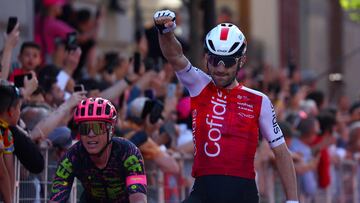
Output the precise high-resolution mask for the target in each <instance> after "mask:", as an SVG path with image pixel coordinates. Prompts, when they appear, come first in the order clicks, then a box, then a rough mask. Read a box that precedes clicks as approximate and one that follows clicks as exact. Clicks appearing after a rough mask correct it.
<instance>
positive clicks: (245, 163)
mask: <svg viewBox="0 0 360 203" xmlns="http://www.w3.org/2000/svg"><path fill="white" fill-rule="evenodd" d="M154 22H155V25H156V27H157V28H158V31H159V33H160V34H159V43H160V48H161V50H162V53H163V55H164V56H165V58H166V59H167V60H168V61H169V63H170V64H172V66H173V68H174V70H175V72H176V75H177V77H178V79H179V80H180V82H181V83H182V84H183V85H184V86H185V87H186V88H187V89H188V91H189V93H190V96H191V109H192V128H193V138H194V147H195V151H194V164H193V170H192V175H193V176H194V177H195V183H194V186H193V189H192V192H191V194H190V196H189V197H188V198H187V199H186V200H185V201H184V202H185V203H193V202H194V203H197V202H206V203H209V202H210V203H212V202H214V203H215V202H216V203H227V202H245V203H255V202H258V201H259V197H258V191H257V187H256V183H255V170H254V157H255V152H256V146H257V144H258V137H259V134H261V135H262V136H263V137H264V138H266V140H267V141H268V142H269V144H270V146H271V148H272V150H273V152H274V154H275V161H276V165H277V168H278V170H279V174H280V178H281V180H282V183H283V186H284V188H285V193H286V198H287V200H286V203H298V197H297V188H296V176H295V170H294V166H293V161H292V158H291V156H290V153H289V150H288V148H287V146H286V144H285V141H284V137H283V134H282V132H281V129H280V127H279V125H278V124H277V122H276V115H275V110H274V108H273V105H272V104H271V101H270V100H269V98H268V97H267V96H266V95H264V94H263V93H261V92H258V91H255V90H253V89H250V88H247V87H244V86H243V85H241V84H240V83H239V82H238V81H237V80H236V75H237V73H238V71H239V69H240V68H241V67H242V66H243V65H244V62H245V53H246V40H245V36H244V35H243V34H242V32H241V31H240V30H239V29H238V28H237V27H236V26H235V25H233V24H230V23H221V24H219V25H217V26H216V27H215V28H213V29H212V30H211V31H210V32H209V33H208V34H207V35H206V38H205V43H204V45H205V52H206V55H205V57H206V61H207V72H208V74H206V73H204V72H203V71H201V70H200V69H197V68H195V67H193V66H192V65H191V63H190V62H189V60H188V59H187V58H186V57H185V56H184V54H183V52H182V47H181V45H180V43H179V42H178V41H177V39H176V37H175V36H174V33H173V30H174V29H175V27H176V24H175V14H174V12H172V11H169V10H161V11H157V12H156V13H155V14H154Z"/></svg>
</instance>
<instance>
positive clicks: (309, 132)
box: [289, 117, 320, 202]
mask: <svg viewBox="0 0 360 203" xmlns="http://www.w3.org/2000/svg"><path fill="white" fill-rule="evenodd" d="M297 129H298V131H299V132H300V137H299V138H294V139H293V141H292V144H291V145H290V146H289V149H290V150H291V151H292V152H296V153H299V154H301V155H302V156H303V159H304V162H305V163H310V162H311V161H312V160H316V167H317V163H318V159H319V153H318V152H319V151H312V149H311V147H310V144H311V143H312V142H314V140H315V139H316V136H317V133H318V132H319V130H320V129H319V122H318V120H317V119H316V118H315V117H308V118H305V119H302V120H301V121H300V123H299V125H298V128H297ZM298 180H299V185H300V187H299V189H300V194H299V196H300V202H311V201H312V200H313V199H314V198H315V195H316V192H317V190H318V184H317V180H316V173H315V168H310V170H307V171H306V172H304V173H303V174H300V175H299V176H298Z"/></svg>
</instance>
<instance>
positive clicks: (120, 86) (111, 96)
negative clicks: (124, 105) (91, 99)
mask: <svg viewBox="0 0 360 203" xmlns="http://www.w3.org/2000/svg"><path fill="white" fill-rule="evenodd" d="M128 86H129V85H128V84H127V83H126V82H125V81H124V80H119V81H117V82H116V83H115V84H114V85H112V86H111V87H109V88H107V89H106V90H104V91H102V92H101V93H100V97H102V98H105V99H108V100H110V101H113V100H115V99H117V98H119V97H120V95H121V94H122V93H123V92H124V91H125V89H126V88H127V87H128Z"/></svg>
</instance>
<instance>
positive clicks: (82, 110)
mask: <svg viewBox="0 0 360 203" xmlns="http://www.w3.org/2000/svg"><path fill="white" fill-rule="evenodd" d="M80 114H81V116H85V108H81V112H80Z"/></svg>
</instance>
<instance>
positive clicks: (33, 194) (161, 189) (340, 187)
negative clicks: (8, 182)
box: [14, 149, 359, 203]
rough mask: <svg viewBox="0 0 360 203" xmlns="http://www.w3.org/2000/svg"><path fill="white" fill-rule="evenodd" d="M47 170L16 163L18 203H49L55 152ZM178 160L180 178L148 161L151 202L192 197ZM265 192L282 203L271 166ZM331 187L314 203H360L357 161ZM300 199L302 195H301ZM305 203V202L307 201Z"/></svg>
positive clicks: (187, 169) (185, 162)
mask: <svg viewBox="0 0 360 203" xmlns="http://www.w3.org/2000/svg"><path fill="white" fill-rule="evenodd" d="M43 155H44V158H45V161H46V163H45V166H46V168H45V170H44V171H43V173H41V174H38V175H34V174H30V173H28V172H27V171H26V170H25V169H24V167H22V166H21V164H20V163H19V161H17V160H16V164H15V169H16V171H15V176H16V177H15V179H16V183H15V194H14V199H15V201H14V202H16V203H18V202H21V203H23V202H35V203H40V202H41V203H42V202H47V201H48V199H49V195H50V192H51V191H50V190H51V181H52V177H53V174H54V173H55V170H56V167H57V162H56V160H54V158H53V155H54V152H53V150H51V149H50V150H44V152H43ZM173 156H174V158H176V160H178V163H179V165H180V168H181V171H180V174H178V175H173V174H167V173H163V172H162V171H160V170H159V169H158V168H157V167H156V166H155V164H154V163H153V162H151V161H146V160H145V164H146V165H145V167H146V171H147V177H148V194H147V196H148V202H149V203H178V202H181V200H184V199H185V198H186V196H187V195H188V194H189V191H190V189H191V186H192V183H193V178H192V177H191V175H190V173H191V165H192V155H189V154H173ZM266 173H267V175H266V178H267V179H266V180H265V184H266V185H265V186H264V188H265V189H266V191H265V192H263V193H261V195H262V196H261V202H262V203H275V202H281V201H283V198H284V194H283V191H282V186H281V183H280V180H279V177H278V175H276V170H274V169H273V168H272V167H271V166H270V165H269V167H267V169H266ZM331 178H332V182H333V183H334V184H332V186H331V187H330V189H329V191H328V192H326V193H319V194H318V195H317V196H316V197H315V198H314V200H312V202H315V203H334V202H336V203H359V202H358V200H359V191H358V189H359V182H358V181H359V164H358V163H357V162H355V161H350V160H344V161H342V162H340V163H339V164H336V165H334V166H333V171H332V176H331ZM79 189H81V186H80V184H79V182H78V181H76V180H75V182H74V185H73V189H72V193H71V197H70V199H69V202H71V203H72V202H77V200H78V198H79V196H80V195H79V193H81V191H79ZM299 195H300V196H301V193H300V194H299ZM304 203H305V202H304Z"/></svg>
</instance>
